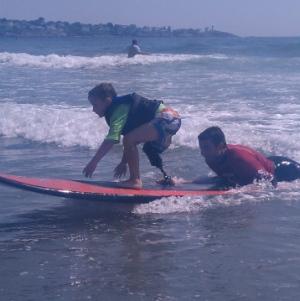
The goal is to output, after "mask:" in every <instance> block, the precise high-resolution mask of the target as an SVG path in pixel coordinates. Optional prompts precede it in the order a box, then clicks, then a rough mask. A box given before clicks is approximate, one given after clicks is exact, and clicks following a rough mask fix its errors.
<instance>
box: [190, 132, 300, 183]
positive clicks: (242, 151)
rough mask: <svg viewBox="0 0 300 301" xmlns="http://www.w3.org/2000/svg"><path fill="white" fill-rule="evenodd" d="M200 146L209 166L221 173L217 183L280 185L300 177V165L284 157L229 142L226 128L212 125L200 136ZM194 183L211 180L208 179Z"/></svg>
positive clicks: (201, 179)
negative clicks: (257, 181)
mask: <svg viewBox="0 0 300 301" xmlns="http://www.w3.org/2000/svg"><path fill="white" fill-rule="evenodd" d="M198 142H199V148H200V151H201V154H202V156H203V157H204V158H205V161H206V163H207V165H208V166H209V167H210V168H211V169H212V170H213V171H214V172H215V173H216V174H217V176H218V177H216V178H212V179H211V180H213V181H214V180H215V181H216V183H218V181H220V182H221V184H225V185H228V186H237V185H239V186H243V185H247V184H250V183H252V182H253V181H254V180H261V179H267V180H271V181H272V183H273V184H275V185H276V183H277V182H281V181H293V180H296V179H299V178H300V164H299V163H297V162H295V161H293V160H291V159H289V158H286V157H282V156H271V157H265V156H264V155H263V154H261V153H259V152H258V151H256V150H253V149H252V148H250V147H247V146H244V145H232V144H227V143H226V140H225V135H224V133H223V131H222V130H221V129H220V128H219V127H216V126H213V127H209V128H207V129H206V130H204V131H203V132H202V133H200V135H199V136H198ZM193 182H194V183H199V184H201V183H207V180H205V179H204V178H199V179H196V180H194V181H193Z"/></svg>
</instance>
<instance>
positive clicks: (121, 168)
mask: <svg viewBox="0 0 300 301" xmlns="http://www.w3.org/2000/svg"><path fill="white" fill-rule="evenodd" d="M126 172H127V163H123V162H121V163H119V164H118V166H117V167H116V168H115V169H114V177H115V178H117V179H120V178H122V177H124V176H125V175H126Z"/></svg>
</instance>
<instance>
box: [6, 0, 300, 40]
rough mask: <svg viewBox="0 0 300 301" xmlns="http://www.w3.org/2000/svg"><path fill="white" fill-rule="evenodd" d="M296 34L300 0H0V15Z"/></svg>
mask: <svg viewBox="0 0 300 301" xmlns="http://www.w3.org/2000/svg"><path fill="white" fill-rule="evenodd" d="M38 17H44V18H45V19H46V20H48V21H58V20H60V21H68V22H76V21H79V22H82V23H92V24H98V23H107V22H112V23H114V24H124V25H127V24H136V25H138V26H169V25H170V26H171V27H172V28H204V27H206V26H209V27H210V26H212V25H214V27H215V29H216V30H221V31H226V32H231V33H234V34H237V35H240V36H300V0H0V18H7V19H22V20H32V19H37V18H38Z"/></svg>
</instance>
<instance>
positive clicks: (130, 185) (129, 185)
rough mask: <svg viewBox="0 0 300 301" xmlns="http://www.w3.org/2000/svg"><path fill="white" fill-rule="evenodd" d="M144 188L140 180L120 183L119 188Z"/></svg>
mask: <svg viewBox="0 0 300 301" xmlns="http://www.w3.org/2000/svg"><path fill="white" fill-rule="evenodd" d="M142 186H143V184H142V181H141V180H140V179H135V180H131V179H129V180H126V181H121V182H118V187H123V188H133V189H141V188H142Z"/></svg>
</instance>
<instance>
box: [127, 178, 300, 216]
mask: <svg viewBox="0 0 300 301" xmlns="http://www.w3.org/2000/svg"><path fill="white" fill-rule="evenodd" d="M299 188H300V180H297V181H294V182H292V183H287V182H283V183H279V185H278V187H277V188H276V189H275V188H273V187H272V186H271V185H270V184H269V183H261V184H260V185H258V184H251V185H247V186H244V187H242V188H240V189H238V190H236V193H234V194H228V195H223V196H213V197H207V196H203V197H169V198H162V199H160V200H156V201H153V202H150V203H147V204H140V205H137V206H135V208H134V210H133V212H134V213H135V214H137V215H145V214H173V213H201V212H205V211H206V210H214V209H218V208H224V207H232V206H239V205H241V204H250V203H262V202H269V201H274V199H277V200H280V201H283V202H291V201H292V200H299V197H300V189H299ZM233 191H234V190H233Z"/></svg>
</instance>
